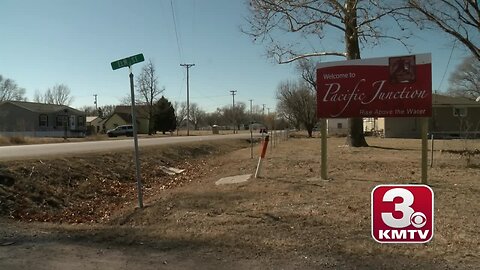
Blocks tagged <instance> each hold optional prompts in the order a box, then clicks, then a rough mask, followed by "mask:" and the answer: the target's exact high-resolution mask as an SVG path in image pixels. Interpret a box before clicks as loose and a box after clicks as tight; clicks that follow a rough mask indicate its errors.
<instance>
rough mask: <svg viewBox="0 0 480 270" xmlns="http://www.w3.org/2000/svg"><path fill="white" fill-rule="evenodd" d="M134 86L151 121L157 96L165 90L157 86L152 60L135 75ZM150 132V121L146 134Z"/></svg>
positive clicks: (151, 128)
mask: <svg viewBox="0 0 480 270" xmlns="http://www.w3.org/2000/svg"><path fill="white" fill-rule="evenodd" d="M136 86H137V94H138V97H137V98H138V99H139V103H140V104H143V105H146V106H147V110H148V117H149V120H150V121H151V120H152V116H153V114H154V111H155V103H156V102H157V100H158V99H159V96H160V95H161V94H162V93H163V92H164V91H165V88H159V87H158V77H157V74H156V69H155V65H154V64H153V62H152V60H150V61H149V62H148V63H147V64H146V65H144V66H143V68H142V71H141V72H140V75H139V76H138V77H137V85H136ZM152 132H153V124H152V123H151V124H150V125H149V130H148V134H149V135H151V134H152Z"/></svg>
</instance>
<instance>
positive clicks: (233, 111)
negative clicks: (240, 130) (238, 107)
mask: <svg viewBox="0 0 480 270" xmlns="http://www.w3.org/2000/svg"><path fill="white" fill-rule="evenodd" d="M230 93H232V114H233V134H235V125H236V121H235V95H236V94H235V93H237V90H230Z"/></svg>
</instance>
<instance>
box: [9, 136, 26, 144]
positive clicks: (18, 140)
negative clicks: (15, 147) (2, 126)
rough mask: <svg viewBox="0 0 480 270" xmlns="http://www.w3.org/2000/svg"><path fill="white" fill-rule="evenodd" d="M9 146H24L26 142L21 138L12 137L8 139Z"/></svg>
mask: <svg viewBox="0 0 480 270" xmlns="http://www.w3.org/2000/svg"><path fill="white" fill-rule="evenodd" d="M9 139H10V143H11V144H26V143H27V141H26V140H25V137H23V136H12V137H10V138H9Z"/></svg>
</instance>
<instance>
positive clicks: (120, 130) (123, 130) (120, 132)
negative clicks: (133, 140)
mask: <svg viewBox="0 0 480 270" xmlns="http://www.w3.org/2000/svg"><path fill="white" fill-rule="evenodd" d="M107 135H108V137H117V136H127V137H131V136H133V126H132V125H121V126H118V127H116V128H114V129H110V130H108V131H107Z"/></svg>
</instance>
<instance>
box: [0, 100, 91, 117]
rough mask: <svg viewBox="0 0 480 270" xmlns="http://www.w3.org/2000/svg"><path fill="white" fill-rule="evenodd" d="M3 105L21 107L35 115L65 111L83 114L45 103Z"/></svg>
mask: <svg viewBox="0 0 480 270" xmlns="http://www.w3.org/2000/svg"><path fill="white" fill-rule="evenodd" d="M4 103H10V104H12V105H15V106H18V107H21V108H23V109H25V110H29V111H31V112H37V113H53V112H59V111H63V110H65V109H67V110H69V111H70V112H75V113H77V114H85V113H84V112H82V111H79V110H76V109H74V108H71V107H68V106H66V105H57V104H45V103H36V102H27V101H5V102H4Z"/></svg>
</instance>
